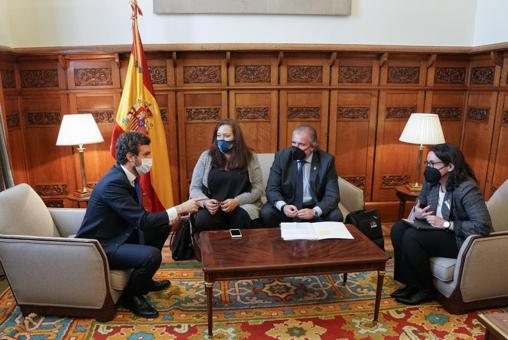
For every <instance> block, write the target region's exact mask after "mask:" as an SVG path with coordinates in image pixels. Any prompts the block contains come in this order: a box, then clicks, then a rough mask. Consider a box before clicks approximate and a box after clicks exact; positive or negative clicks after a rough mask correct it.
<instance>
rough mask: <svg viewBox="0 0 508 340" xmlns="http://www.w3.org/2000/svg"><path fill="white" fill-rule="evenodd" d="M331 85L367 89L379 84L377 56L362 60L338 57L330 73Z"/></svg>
mask: <svg viewBox="0 0 508 340" xmlns="http://www.w3.org/2000/svg"><path fill="white" fill-rule="evenodd" d="M331 74H332V77H331V83H332V85H338V86H354V87H369V86H372V85H377V84H378V82H379V61H378V59H377V55H373V56H370V57H369V56H367V57H362V58H351V57H345V56H344V57H339V58H338V60H337V61H336V62H335V63H334V66H333V67H332V71H331Z"/></svg>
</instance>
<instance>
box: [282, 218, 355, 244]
mask: <svg viewBox="0 0 508 340" xmlns="http://www.w3.org/2000/svg"><path fill="white" fill-rule="evenodd" d="M280 233H281V237H282V239H283V240H285V241H290V240H324V239H327V238H341V239H353V235H351V233H350V232H349V230H347V228H346V225H345V224H344V223H342V222H289V223H281V224H280Z"/></svg>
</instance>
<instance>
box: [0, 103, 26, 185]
mask: <svg viewBox="0 0 508 340" xmlns="http://www.w3.org/2000/svg"><path fill="white" fill-rule="evenodd" d="M0 98H1V95H0ZM4 103H5V113H6V120H7V132H8V140H7V147H8V149H9V158H10V163H11V169H12V175H13V177H14V182H15V183H22V182H28V175H27V166H26V152H25V142H24V124H23V119H22V115H21V113H20V111H21V110H20V107H19V102H18V97H17V96H6V97H5V98H4Z"/></svg>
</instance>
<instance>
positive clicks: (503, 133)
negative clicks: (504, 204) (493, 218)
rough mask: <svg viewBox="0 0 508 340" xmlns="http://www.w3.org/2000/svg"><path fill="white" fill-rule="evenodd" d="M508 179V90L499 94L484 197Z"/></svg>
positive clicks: (487, 196)
mask: <svg viewBox="0 0 508 340" xmlns="http://www.w3.org/2000/svg"><path fill="white" fill-rule="evenodd" d="M506 179H508V92H505V91H503V92H501V93H500V94H499V99H498V105H497V110H496V117H495V123H494V136H493V139H492V149H491V155H490V159H489V169H488V175H487V183H486V187H485V199H488V198H489V197H490V196H491V195H492V194H493V193H494V191H495V190H496V189H497V188H498V187H499V186H501V184H503V183H504V181H505V180H506Z"/></svg>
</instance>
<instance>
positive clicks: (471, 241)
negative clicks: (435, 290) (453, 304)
mask: <svg viewBox="0 0 508 340" xmlns="http://www.w3.org/2000/svg"><path fill="white" fill-rule="evenodd" d="M506 249H508V232H496V233H492V234H490V235H489V236H485V237H481V236H476V235H475V236H469V237H468V238H467V239H466V242H464V244H463V245H462V247H461V249H460V252H459V257H458V258H457V264H456V267H455V273H454V274H455V275H454V279H455V280H456V279H459V280H460V281H459V288H460V292H461V294H462V298H463V301H464V302H471V301H477V300H483V299H491V298H500V297H508V286H507V285H506V282H505V280H504V279H502V278H504V277H507V276H508V262H507V261H506V259H505V258H504V256H500V254H504V253H505V252H506Z"/></svg>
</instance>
